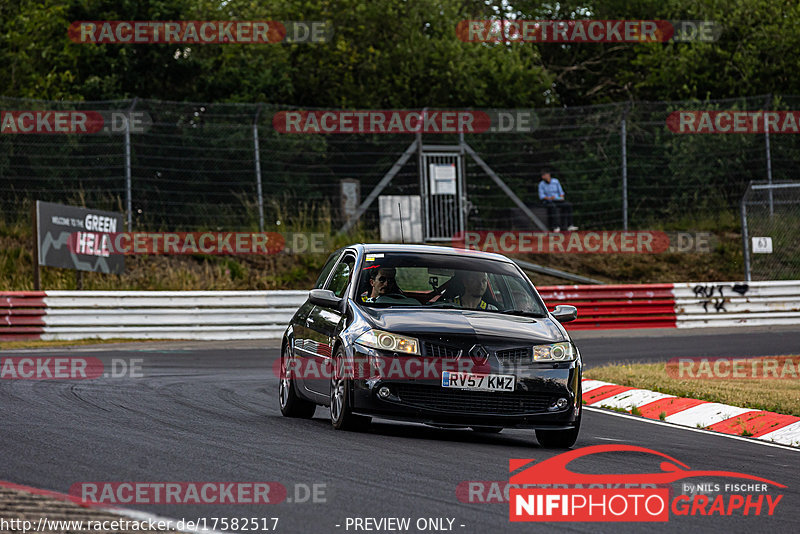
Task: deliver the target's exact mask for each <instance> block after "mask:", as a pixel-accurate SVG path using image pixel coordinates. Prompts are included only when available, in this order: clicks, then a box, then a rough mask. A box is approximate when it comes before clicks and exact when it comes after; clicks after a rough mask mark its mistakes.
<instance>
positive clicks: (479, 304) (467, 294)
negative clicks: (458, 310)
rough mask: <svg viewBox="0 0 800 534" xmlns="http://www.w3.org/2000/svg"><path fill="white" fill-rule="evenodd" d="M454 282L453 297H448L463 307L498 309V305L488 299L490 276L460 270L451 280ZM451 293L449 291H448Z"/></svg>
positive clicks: (450, 300) (447, 299)
mask: <svg viewBox="0 0 800 534" xmlns="http://www.w3.org/2000/svg"><path fill="white" fill-rule="evenodd" d="M450 283H451V284H453V297H451V298H447V297H446V301H447V302H452V303H453V304H456V305H457V306H461V307H462V308H471V309H476V310H496V309H497V306H495V305H493V304H490V303H489V302H487V301H486V298H485V297H486V289H487V287H488V276H487V274H486V273H481V272H477V271H459V272H457V273H456V275H455V276H454V277H453V279H452V280H451V281H450ZM448 293H449V291H448Z"/></svg>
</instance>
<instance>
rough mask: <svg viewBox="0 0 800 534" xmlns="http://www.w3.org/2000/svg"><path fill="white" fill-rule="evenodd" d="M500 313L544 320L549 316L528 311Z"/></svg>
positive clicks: (504, 311) (505, 311)
mask: <svg viewBox="0 0 800 534" xmlns="http://www.w3.org/2000/svg"><path fill="white" fill-rule="evenodd" d="M499 313H502V314H504V315H521V316H523V317H537V318H539V319H544V318H545V317H547V315H544V314H542V313H539V312H533V311H527V310H503V311H501V312H499Z"/></svg>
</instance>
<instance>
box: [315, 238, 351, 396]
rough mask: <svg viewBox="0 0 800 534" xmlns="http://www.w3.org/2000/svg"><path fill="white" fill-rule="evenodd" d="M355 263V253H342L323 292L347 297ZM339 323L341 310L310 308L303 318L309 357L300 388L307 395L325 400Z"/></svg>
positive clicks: (342, 314)
mask: <svg viewBox="0 0 800 534" xmlns="http://www.w3.org/2000/svg"><path fill="white" fill-rule="evenodd" d="M355 264H356V256H355V254H354V253H352V252H346V253H345V254H344V255H343V256H342V258H341V259H340V260H339V263H337V264H336V267H334V268H333V273H332V274H331V276H330V278H329V280H328V283H327V284H326V285H325V289H329V290H331V291H333V293H334V294H335V295H336V296H337V297H340V298H343V297H344V296H345V295H346V294H347V288H348V286H349V285H350V281H351V279H352V278H353V272H354V271H355ZM343 320H344V313H343V312H342V311H341V309H334V308H328V307H325V306H314V308H313V309H312V310H311V312H310V313H309V314H308V318H307V319H306V336H307V338H308V340H309V343H308V349H309V351H308V352H307V356H308V357H309V358H311V361H309V369H308V372H307V373H306V379H305V380H304V381H303V385H304V387H305V389H306V390H307V391H308V392H310V393H312V394H314V395H318V396H320V397H324V398H325V399H327V398H328V395H329V393H330V376H331V373H332V371H333V365H332V358H333V344H334V342H335V340H336V334H337V333H338V332H339V330H340V328H341V323H342V321H343ZM312 351H313V352H312ZM314 370H319V378H317V377H316V376H315V375H314Z"/></svg>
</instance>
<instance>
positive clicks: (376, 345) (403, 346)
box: [356, 330, 419, 354]
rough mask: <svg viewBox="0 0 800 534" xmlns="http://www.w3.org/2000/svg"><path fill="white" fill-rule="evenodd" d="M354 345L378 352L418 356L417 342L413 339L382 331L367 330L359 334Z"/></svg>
mask: <svg viewBox="0 0 800 534" xmlns="http://www.w3.org/2000/svg"><path fill="white" fill-rule="evenodd" d="M356 343H358V344H359V345H364V346H365V347H370V348H373V349H379V350H388V351H392V352H402V353H404V354H419V340H417V338H414V337H406V336H399V335H397V334H392V333H391V332H384V331H383V330H368V331H366V332H364V333H363V334H361V335H360V336H359V338H358V339H356Z"/></svg>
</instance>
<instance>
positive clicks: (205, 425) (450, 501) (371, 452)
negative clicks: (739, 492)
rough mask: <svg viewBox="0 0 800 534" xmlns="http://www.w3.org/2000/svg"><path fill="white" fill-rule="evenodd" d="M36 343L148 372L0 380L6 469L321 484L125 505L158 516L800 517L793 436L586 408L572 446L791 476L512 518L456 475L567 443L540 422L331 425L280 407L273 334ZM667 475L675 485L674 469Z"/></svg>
mask: <svg viewBox="0 0 800 534" xmlns="http://www.w3.org/2000/svg"><path fill="white" fill-rule="evenodd" d="M778 334H779V335H776V331H775V330H774V329H769V330H764V331H758V330H757V329H756V330H755V331H753V330H749V331H746V332H738V331H737V329H729V330H728V331H726V332H722V333H713V332H712V333H708V332H698V331H694V332H690V331H675V330H671V331H663V332H662V333H661V334H659V333H653V332H644V333H641V335H634V334H631V333H618V335H617V336H614V335H613V333H606V334H597V333H578V334H577V335H575V339H576V342H577V343H578V345H579V347H580V348H581V351H582V355H583V357H584V360H585V361H586V363H587V365H596V364H599V363H600V362H608V361H614V360H622V359H624V360H637V361H653V360H657V359H662V360H663V359H669V358H671V357H675V356H684V355H692V356H694V355H697V356H701V355H730V356H745V355H750V356H756V355H772V354H785V353H791V352H794V353H797V352H798V348H800V334H798V333H797V332H792V331H791V330H789V329H786V330H779V331H778ZM32 353H35V354H40V353H41V354H47V355H59V354H65V355H70V356H76V355H85V356H92V357H96V358H99V359H101V360H102V361H103V362H104V364H105V365H106V366H110V365H111V364H112V362H111V361H112V359H117V360H118V361H119V360H122V361H126V362H128V363H130V360H131V359H141V362H137V363H138V364H140V365H141V370H142V374H143V376H141V377H121V378H110V377H108V378H97V379H94V380H83V381H65V380H46V381H33V380H0V407H2V408H0V410H2V420H1V421H0V451H2V462H0V479H3V480H8V481H12V482H16V483H20V484H26V485H29V486H35V487H39V488H45V489H50V490H56V491H61V492H68V491H69V489H70V486H72V485H73V484H75V483H80V482H88V481H110V482H123V481H127V482H169V481H195V482H200V481H227V482H233V481H245V482H253V481H274V482H279V483H281V484H283V485H284V486H285V487H286V488H287V490H288V495H289V497H290V498H292V499H293V500H296V499H294V497H295V495H294V494H295V491H297V492H299V494H305V489H304V488H305V487H311V486H312V485H314V484H317V485H318V486H317V487H318V489H319V490H321V491H323V492H324V496H320V497H321V498H320V499H319V500H321V501H322V500H324V501H325V502H317V503H313V502H304V503H297V502H283V503H280V504H269V505H258V506H256V505H245V504H235V505H230V504H226V505H212V504H205V505H198V504H169V505H167V504H160V505H150V504H126V505H125V506H126V507H127V508H132V509H137V510H144V511H147V512H151V513H154V514H157V515H161V516H167V517H173V518H177V519H181V518H195V519H196V518H201V517H205V518H209V519H210V518H213V517H278V518H279V522H278V525H277V529H276V531H277V532H287V533H294V532H298V533H303V532H309V533H312V532H314V533H316V532H320V533H327V532H332V533H337V532H356V531H357V530H354V529H353V527H352V526H351V527H350V528H349V529H346V527H345V526H346V521H347V518H348V517H349V518H357V517H358V518H364V517H371V518H381V517H409V518H411V529H410V530H408V532H419V530H417V528H416V526H415V521H416V520H417V519H418V518H442V517H443V518H451V519H453V520H454V521H453V526H452V530H453V531H454V532H463V533H473V532H474V533H483V532H547V531H551V530H554V529H556V528H558V529H559V530H563V531H566V532H640V531H643V530H645V529H647V530H648V531H657V532H660V531H669V532H678V531H686V530H692V531H700V532H712V531H714V532H718V531H725V532H726V533H731V532H748V533H751V532H753V531H767V530H769V531H770V532H795V531H796V525H797V524H798V521H800V492H798V488H800V469H798V468H797V464H798V460H800V451H798V450H790V449H788V448H782V447H776V446H771V445H770V444H762V443H758V442H754V441H752V440H747V439H743V438H740V439H735V438H731V437H726V436H722V435H718V434H712V433H707V432H702V431H696V430H694V429H685V428H680V427H676V426H673V425H669V424H664V423H659V422H647V421H643V420H641V419H639V418H635V417H630V416H622V415H621V414H616V413H608V412H604V411H597V410H586V411H585V414H584V420H583V427H582V430H581V435H580V438H579V440H578V443H577V444H576V448H580V447H586V446H590V445H604V444H606V445H607V444H629V445H638V446H642V447H646V448H650V449H654V450H656V451H659V452H662V453H665V454H668V455H670V456H672V457H674V458H676V459H677V460H679V461H681V462H684V463H686V464H688V465H689V467H690V468H692V469H707V470H726V471H737V472H742V473H747V474H751V475H756V476H759V477H764V478H767V479H770V480H774V481H776V482H779V483H781V484H783V485H786V486H787V488H785V489H780V490H775V489H771V490H770V493H771V494H773V495H775V494H783V498H782V500H781V501H780V503H779V504H778V507H777V509H776V511H775V514H774V516H772V517H766V516H764V515H761V516H755V515H749V516H745V517H742V516H741V515H734V516H731V517H720V516H713V517H710V516H709V517H704V516H676V515H674V514H671V517H670V520H669V522H668V523H659V524H644V523H559V524H555V523H510V522H509V521H508V513H509V511H508V504H507V503H500V504H485V503H466V502H461V501H459V499H458V497H457V495H456V488H457V487H458V485H459V483H462V482H465V481H503V480H508V475H509V473H508V460H509V459H511V458H533V459H535V460H538V461H541V460H543V459H546V458H550V457H553V456H555V455H557V454H558V453H559V452H560V451H554V450H546V449H542V448H540V447H539V446H538V444H537V442H536V439H535V436H534V433H533V432H532V431H529V430H512V429H506V430H504V431H503V432H502V433H501V434H498V435H481V434H477V433H474V432H472V431H469V430H442V429H435V428H429V427H425V426H421V425H411V424H401V423H393V422H386V421H376V422H374V423H373V424H372V425H371V427H370V429H369V430H368V431H366V432H361V433H353V432H338V431H334V430H333V429H332V428H331V426H330V423H329V422H328V410H327V409H326V408H322V407H319V408H317V413H316V416H315V418H314V419H313V420H297V419H287V418H284V417H281V415H280V411H279V409H278V400H277V391H278V388H277V383H278V381H277V378H276V377H275V376H274V374H273V371H272V362H273V361H274V359H275V358H276V357H277V356H278V349H277V348H276V346H275V343H274V342H253V341H250V342H235V343H221V342H214V343H197V342H174V343H160V344H152V345H148V344H124V345H115V346H84V347H78V348H75V349H65V348H54V349H46V350H37V351H35V352H34V351H4V352H3V353H2V354H0V357H8V356H20V355H31V354H32ZM107 368H109V367H107ZM571 467H572V466H571ZM574 467H575V469H576V470H577V471H581V472H586V473H648V472H659V463H658V461H656V460H654V457H651V456H649V455H645V454H641V453H607V454H603V455H596V456H590V457H585V458H583V459H581V460H579V461H578V463H577V464H576V465H575V466H574ZM703 481H704V482H707V481H716V482H719V483H721V484H723V483H725V482H742V480H730V479H728V480H726V479H708V478H706V479H703ZM687 482H694V481H693V480H687ZM674 487H675V488H676V491H678V492H679V493H680V491H681V487H682V486H681V484H676V485H675V486H674ZM484 488H488V486H485V487H484ZM475 495H476V496H481V495H483V496H486V495H487V493H485V492H484V493H481V492H477V493H476V494H475ZM712 496H713V495H712ZM444 524H445V526H446V525H447V524H448V523H447V522H446V521H445V523H444ZM336 525H340V526H338V527H337V526H336ZM461 525H463V526H461ZM359 531H360V532H363V531H364V530H359ZM428 531H430V530H428ZM373 532H374V531H373ZM387 532H388V530H387Z"/></svg>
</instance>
